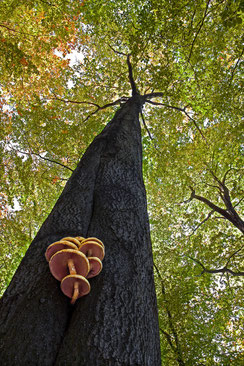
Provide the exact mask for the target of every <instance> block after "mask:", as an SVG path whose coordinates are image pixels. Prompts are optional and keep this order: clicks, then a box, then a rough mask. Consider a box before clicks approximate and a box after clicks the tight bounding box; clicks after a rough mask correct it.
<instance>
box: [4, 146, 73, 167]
mask: <svg viewBox="0 0 244 366" xmlns="http://www.w3.org/2000/svg"><path fill="white" fill-rule="evenodd" d="M11 148H12V149H13V150H15V151H17V152H19V153H20V154H25V155H30V156H31V155H35V156H37V157H39V158H40V159H42V160H46V161H49V162H51V163H54V164H58V165H60V166H62V167H64V168H66V169H69V170H70V171H71V172H73V171H74V170H73V169H71V168H70V167H69V166H67V165H64V164H62V163H60V162H59V161H56V160H52V159H49V158H46V157H45V156H41V155H40V154H39V153H35V152H33V151H32V152H26V151H22V150H19V149H16V148H13V147H11Z"/></svg>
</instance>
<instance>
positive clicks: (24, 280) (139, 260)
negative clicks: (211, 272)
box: [0, 95, 161, 366]
mask: <svg viewBox="0 0 244 366" xmlns="http://www.w3.org/2000/svg"><path fill="white" fill-rule="evenodd" d="M139 110H140V96H138V95H136V96H134V97H132V98H131V99H130V100H129V101H128V102H127V103H126V104H125V105H124V106H123V107H122V108H121V109H120V110H119V111H118V112H117V113H116V114H115V117H114V118H113V120H112V121H111V122H110V123H109V124H108V126H107V127H105V129H104V130H103V132H102V133H101V134H100V135H98V136H97V137H96V138H95V140H94V141H93V143H92V144H91V145H90V147H89V148H88V149H87V151H86V153H85V155H84V156H83V158H82V159H81V161H80V163H79V165H78V167H77V169H76V170H75V172H74V173H73V174H72V177H71V178H70V180H69V182H68V183H67V185H66V187H65V189H64V191H63V193H62V195H61V196H60V198H59V200H58V201H57V203H56V205H55V207H54V209H53V211H52V212H51V214H50V215H49V217H48V219H47V220H46V222H45V223H44V224H43V226H42V228H41V229H40V231H39V233H38V234H37V236H36V238H35V240H34V241H33V243H32V244H31V246H30V248H29V250H28V251H27V253H26V256H25V258H24V259H23V261H22V262H21V265H20V267H19V269H18V271H17V272H16V274H15V276H14V278H13V280H12V282H11V284H10V286H9V288H8V289H7V291H6V293H5V294H4V296H3V298H2V299H1V303H0V334H1V338H0V360H1V365H11V366H15V365H18V366H22V365H40V366H46V365H47V366H49V365H50V366H51V365H56V366H59V365H67V366H69V365H73V366H75V365H77V366H78V365H79V366H82V365H84V366H85V365H90V366H105V365H109V366H129V365H130V366H137V365H138V366H159V365H161V361H160V344H159V331H158V318H157V304H156V297H155V289H154V280H153V264H152V253H151V243H150V234H149V224H148V216H147V209H146V194H145V188H144V184H143V178H142V152H141V135H140V125H139V120H138V115H139ZM67 235H73V236H76V235H81V236H85V237H88V236H96V237H98V238H100V239H101V240H102V241H103V242H104V244H105V249H106V255H105V259H104V262H103V264H104V268H103V271H102V272H101V274H100V275H99V276H98V277H96V278H93V279H91V280H90V283H91V292H90V294H89V295H87V296H85V297H83V298H81V299H79V300H78V301H77V302H76V304H75V305H74V306H71V305H70V304H69V299H68V298H66V297H65V296H64V295H63V294H62V292H61V291H60V289H59V282H58V281H56V280H55V279H54V278H52V276H51V274H50V273H49V268H48V264H47V263H46V261H45V258H44V253H45V250H46V248H47V246H48V245H49V244H50V243H52V242H54V241H56V240H58V239H60V238H62V237H64V236H67Z"/></svg>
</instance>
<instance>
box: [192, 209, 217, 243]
mask: <svg viewBox="0 0 244 366" xmlns="http://www.w3.org/2000/svg"><path fill="white" fill-rule="evenodd" d="M213 213H214V210H212V211H210V212H209V213H208V215H207V216H206V217H205V219H203V220H202V221H201V222H200V224H198V225H197V227H195V229H194V230H193V231H192V233H191V234H190V235H189V238H190V237H191V236H192V235H193V234H194V233H195V232H196V231H197V230H198V229H199V227H200V226H202V225H203V224H204V223H205V222H206V221H207V220H208V219H209V218H210V217H211V216H212V215H213Z"/></svg>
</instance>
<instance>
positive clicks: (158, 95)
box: [144, 93, 208, 145]
mask: <svg viewBox="0 0 244 366" xmlns="http://www.w3.org/2000/svg"><path fill="white" fill-rule="evenodd" d="M145 96H148V97H149V98H156V97H160V96H163V95H162V93H151V94H147V95H145ZM145 96H144V97H145ZM146 102H147V103H150V104H154V105H162V106H163V107H166V108H171V109H175V110H177V111H180V112H182V113H184V114H185V115H186V116H187V117H188V118H189V119H190V120H191V121H192V122H193V124H194V125H195V127H196V129H197V130H198V132H199V133H200V135H201V136H202V138H203V139H204V140H205V142H206V144H207V145H208V142H207V139H206V137H205V136H204V134H203V133H202V131H201V129H200V127H199V126H198V124H197V122H196V121H195V120H194V119H193V118H192V117H191V116H190V115H189V114H188V113H187V112H186V107H184V108H180V107H176V106H172V105H169V104H166V103H160V102H152V101H151V100H147V99H146Z"/></svg>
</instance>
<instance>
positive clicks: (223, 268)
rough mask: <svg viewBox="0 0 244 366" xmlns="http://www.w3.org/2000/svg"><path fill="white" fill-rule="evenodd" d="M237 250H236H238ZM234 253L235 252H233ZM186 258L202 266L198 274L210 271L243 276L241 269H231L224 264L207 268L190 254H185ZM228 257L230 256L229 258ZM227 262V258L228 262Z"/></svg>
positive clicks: (211, 272)
mask: <svg viewBox="0 0 244 366" xmlns="http://www.w3.org/2000/svg"><path fill="white" fill-rule="evenodd" d="M240 250H241V249H239V250H238V251H240ZM238 251H237V252H238ZM235 254H236V253H235ZM187 257H188V258H190V259H191V260H192V261H193V262H195V263H197V264H199V265H200V266H201V267H202V269H203V270H202V272H201V273H200V275H202V274H203V273H210V274H221V275H223V274H225V273H229V274H231V275H232V276H244V272H243V271H237V272H235V271H232V269H229V268H227V265H225V266H224V267H222V268H219V269H207V268H206V267H205V266H204V265H203V264H202V263H201V262H200V261H199V260H198V259H195V258H192V257H190V256H187ZM229 259H230V258H229ZM227 263H229V260H228V262H227Z"/></svg>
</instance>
